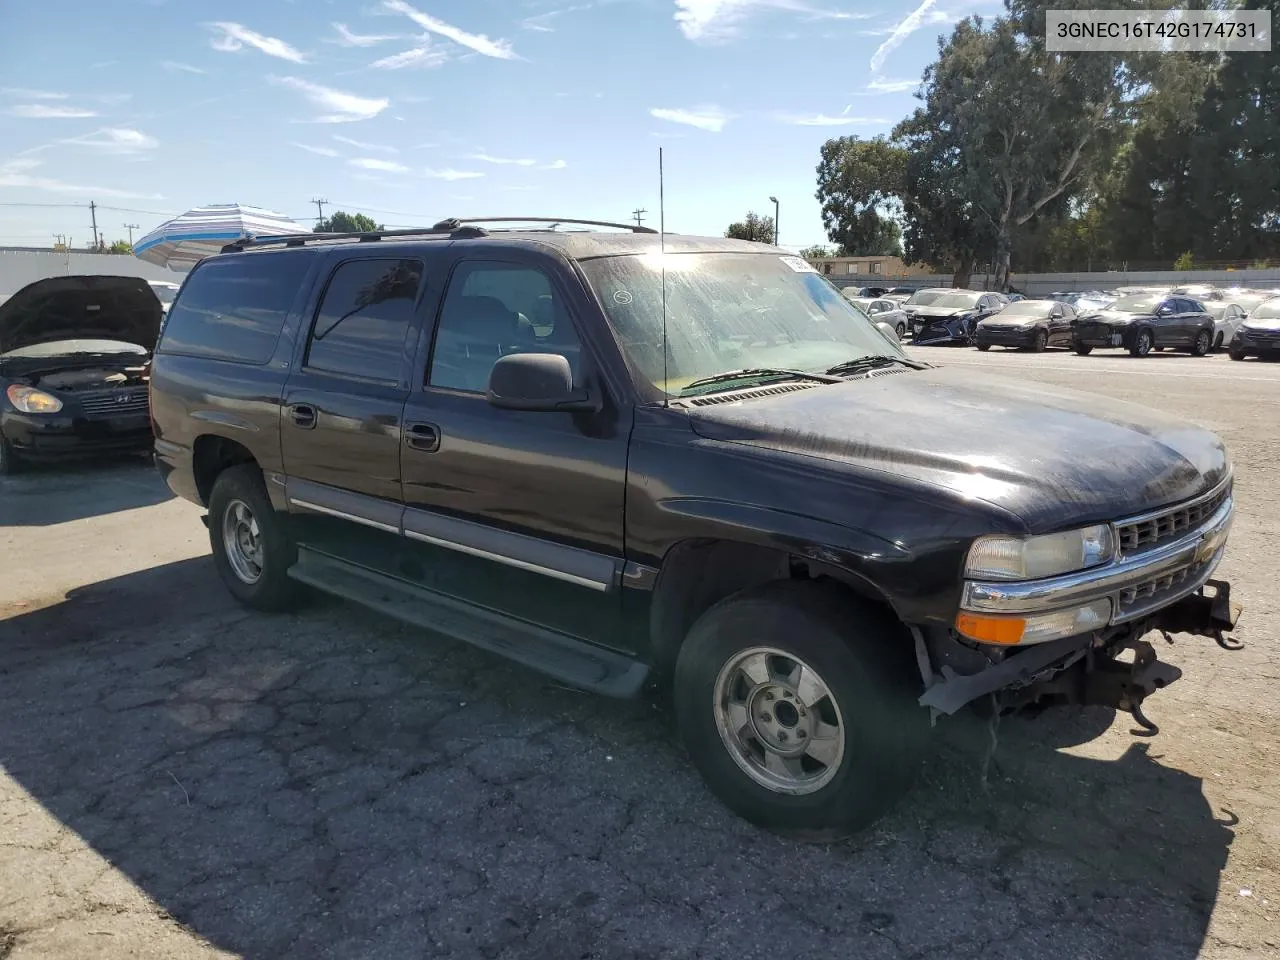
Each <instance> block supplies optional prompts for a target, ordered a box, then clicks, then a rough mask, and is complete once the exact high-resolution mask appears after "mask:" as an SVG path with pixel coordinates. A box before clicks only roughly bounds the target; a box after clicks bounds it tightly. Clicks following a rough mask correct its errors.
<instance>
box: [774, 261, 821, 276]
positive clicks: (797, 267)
mask: <svg viewBox="0 0 1280 960" xmlns="http://www.w3.org/2000/svg"><path fill="white" fill-rule="evenodd" d="M778 259H779V260H781V261H782V262H783V263H785V264H786V265H787V266H788V267H790V268H791V269H792V270H794V271H795V272H796V273H817V272H818V271H817V270H816V269H815V268H814V267H813V265H812V264H811V263H809V261H808V260H806V259H804V257H779V258H778Z"/></svg>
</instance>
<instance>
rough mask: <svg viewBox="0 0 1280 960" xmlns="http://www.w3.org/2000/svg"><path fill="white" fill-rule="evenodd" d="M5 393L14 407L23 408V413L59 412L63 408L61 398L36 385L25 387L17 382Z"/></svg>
mask: <svg viewBox="0 0 1280 960" xmlns="http://www.w3.org/2000/svg"><path fill="white" fill-rule="evenodd" d="M5 395H6V396H7V397H8V398H9V402H10V403H12V404H13V406H14V409H16V410H21V411H22V412H23V413H57V412H58V411H59V410H61V409H62V401H61V400H59V399H58V398H57V397H55V396H54V395H53V394H51V393H45V392H44V391H43V390H37V389H36V388H35V387H24V386H22V385H21V384H18V383H15V384H13V385H12V386H11V387H9V389H8V390H6V391H5Z"/></svg>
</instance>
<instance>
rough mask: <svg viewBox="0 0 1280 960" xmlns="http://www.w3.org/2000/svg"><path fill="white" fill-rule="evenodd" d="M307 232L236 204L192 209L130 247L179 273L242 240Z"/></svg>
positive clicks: (272, 214) (278, 216) (293, 222)
mask: <svg viewBox="0 0 1280 960" xmlns="http://www.w3.org/2000/svg"><path fill="white" fill-rule="evenodd" d="M308 232H309V231H308V230H307V228H306V227H304V226H302V224H300V223H298V222H297V221H296V220H290V219H289V218H288V217H286V216H284V215H283V214H280V213H275V212H274V211H272V210H264V209H263V208H262V207H246V206H243V205H241V204H238V203H225V204H216V205H213V206H209V207H196V208H195V209H194V210H188V211H187V212H186V213H184V214H183V215H182V216H180V217H174V218H173V219H172V220H166V221H165V222H164V223H162V224H160V226H158V227H156V228H155V229H154V230H152V231H151V232H150V233H148V234H147V235H146V236H145V237H143V238H142V239H141V240H139V241H138V242H137V243H135V244H134V245H133V255H134V256H136V257H138V258H139V259H142V260H146V261H148V262H149V263H157V264H159V265H160V266H162V267H170V268H176V269H182V268H187V267H190V266H191V265H192V264H194V263H196V262H197V261H199V260H203V259H204V258H205V257H208V256H212V255H213V254H215V253H218V252H219V251H220V250H221V249H222V248H223V246H224V245H226V244H228V243H230V242H231V241H233V240H240V239H242V238H243V237H278V236H282V235H285V234H291V233H308Z"/></svg>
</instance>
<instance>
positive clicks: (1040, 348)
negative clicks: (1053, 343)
mask: <svg viewBox="0 0 1280 960" xmlns="http://www.w3.org/2000/svg"><path fill="white" fill-rule="evenodd" d="M1048 345H1049V334H1048V332H1047V331H1045V330H1037V331H1036V335H1035V338H1034V339H1033V340H1032V341H1031V352H1032V353H1044V348H1045V347H1047V346H1048Z"/></svg>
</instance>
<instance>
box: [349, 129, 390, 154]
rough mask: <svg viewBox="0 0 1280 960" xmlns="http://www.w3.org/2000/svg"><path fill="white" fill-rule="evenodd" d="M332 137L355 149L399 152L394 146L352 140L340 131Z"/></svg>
mask: <svg viewBox="0 0 1280 960" xmlns="http://www.w3.org/2000/svg"><path fill="white" fill-rule="evenodd" d="M333 139H335V140H337V141H338V143H345V144H346V145H347V146H349V147H355V148H356V149H357V150H372V151H373V152H374V153H399V152H400V151H399V150H397V149H396V148H395V147H389V146H387V145H386V144H382V143H366V142H365V141H363V140H353V139H351V138H350V137H344V136H343V135H342V134H340V133H335V134H334V135H333Z"/></svg>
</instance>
